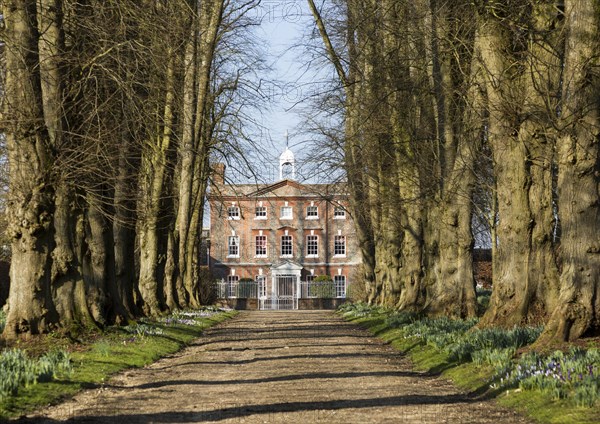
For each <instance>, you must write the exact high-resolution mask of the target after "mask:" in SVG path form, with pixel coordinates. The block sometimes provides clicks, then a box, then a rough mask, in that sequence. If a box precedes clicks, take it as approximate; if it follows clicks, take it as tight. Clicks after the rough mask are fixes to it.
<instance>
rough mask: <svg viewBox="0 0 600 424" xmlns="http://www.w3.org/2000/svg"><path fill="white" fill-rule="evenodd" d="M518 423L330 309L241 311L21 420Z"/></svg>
mask: <svg viewBox="0 0 600 424" xmlns="http://www.w3.org/2000/svg"><path fill="white" fill-rule="evenodd" d="M63 420H70V422H76V423H80V422H81V423H83V422H85V423H148V422H155V423H191V422H204V421H209V422H211V421H212V422H223V423H230V422H236V423H239V422H248V423H271V422H275V423H291V422H294V423H313V422H323V423H345V424H348V423H378V422H389V423H405V422H406V423H443V422H448V423H523V422H527V421H526V420H524V419H523V418H521V417H519V416H517V415H515V414H514V413H513V412H511V411H507V410H505V409H502V408H500V407H498V406H496V405H494V404H493V403H492V402H480V401H474V400H472V399H470V398H469V397H468V396H466V395H464V394H461V393H460V392H459V391H458V390H457V389H456V388H454V387H453V386H452V385H450V384H449V383H448V382H446V381H444V380H442V379H440V378H435V377H431V376H427V375H424V374H422V373H418V372H413V371H411V367H410V363H409V361H408V360H407V359H406V358H404V357H403V356H402V355H401V354H399V353H398V352H396V351H394V350H393V349H392V348H391V347H389V346H387V345H385V344H383V343H382V342H381V341H379V340H378V339H376V338H374V337H372V336H371V335H370V334H369V333H367V332H366V331H364V330H362V329H359V328H357V327H356V326H355V325H352V324H349V323H346V322H344V321H342V320H341V319H340V318H339V317H337V316H335V315H334V314H333V313H331V312H323V311H318V312H314V311H310V312H309V311H306V312H303V311H293V312H243V313H241V314H240V315H238V316H237V317H236V318H235V319H233V320H230V321H228V322H225V323H223V324H221V325H219V326H217V327H213V328H212V329H210V330H208V331H207V333H206V335H205V336H204V337H202V338H200V339H198V340H197V341H196V342H195V343H194V344H193V345H192V346H191V347H189V348H187V349H185V350H184V351H182V352H180V353H179V354H178V355H175V356H173V357H170V358H166V359H163V360H161V361H158V362H156V363H154V364H152V365H150V366H148V367H146V368H144V369H141V370H132V371H127V372H125V373H123V374H120V375H118V376H116V377H114V378H113V379H112V380H111V381H110V382H108V384H106V385H105V386H104V387H102V388H100V389H94V390H89V391H86V392H84V393H81V394H79V395H78V396H76V397H75V398H74V399H73V400H71V401H69V402H66V403H64V404H61V405H58V406H56V407H52V408H48V409H47V410H45V411H43V413H42V414H41V415H36V416H32V417H29V419H28V420H27V422H32V421H34V422H55V421H63Z"/></svg>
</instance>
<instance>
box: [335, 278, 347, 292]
mask: <svg viewBox="0 0 600 424" xmlns="http://www.w3.org/2000/svg"><path fill="white" fill-rule="evenodd" d="M333 285H334V286H335V297H346V276H345V275H336V276H334V277H333Z"/></svg>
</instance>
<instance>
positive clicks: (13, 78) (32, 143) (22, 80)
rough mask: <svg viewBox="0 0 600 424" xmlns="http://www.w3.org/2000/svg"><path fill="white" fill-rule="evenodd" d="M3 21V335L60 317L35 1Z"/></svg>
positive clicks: (14, 8) (36, 329)
mask: <svg viewBox="0 0 600 424" xmlns="http://www.w3.org/2000/svg"><path fill="white" fill-rule="evenodd" d="M5 5H6V6H7V7H5V9H4V10H3V12H4V21H5V25H6V29H5V34H6V38H5V39H6V42H7V46H6V48H5V52H6V80H5V81H6V92H5V95H4V96H5V99H6V101H5V110H4V116H3V118H4V119H3V121H4V122H5V133H6V143H7V150H8V156H9V163H10V174H9V175H10V187H9V194H8V202H7V217H8V221H9V228H8V233H9V234H10V236H11V239H12V260H11V269H10V280H11V288H10V294H9V299H8V314H7V319H6V327H5V330H4V335H5V336H6V337H7V338H14V337H17V335H18V334H22V333H24V334H38V333H43V332H47V331H49V330H51V329H52V328H54V327H55V325H56V324H57V322H58V316H57V313H56V310H55V307H54V304H53V302H52V296H51V290H50V278H51V252H52V248H53V244H54V242H53V238H54V237H53V236H54V229H53V225H52V220H53V215H54V187H53V184H52V154H51V139H50V135H49V133H48V128H46V126H45V122H44V107H43V103H44V102H43V93H42V87H41V75H40V69H39V67H38V66H39V55H38V39H39V38H38V37H39V34H38V30H37V10H36V2H35V1H25V0H13V1H7V2H6V3H5Z"/></svg>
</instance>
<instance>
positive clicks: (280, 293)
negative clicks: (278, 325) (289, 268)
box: [259, 274, 298, 310]
mask: <svg viewBox="0 0 600 424" xmlns="http://www.w3.org/2000/svg"><path fill="white" fill-rule="evenodd" d="M259 305H260V309H274V310H279V309H298V277H297V276H296V275H289V274H280V275H276V276H275V277H274V279H273V285H272V287H271V292H270V293H268V291H267V293H266V296H264V298H261V299H260V302H259Z"/></svg>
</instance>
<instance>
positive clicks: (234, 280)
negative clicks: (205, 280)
mask: <svg viewBox="0 0 600 424" xmlns="http://www.w3.org/2000/svg"><path fill="white" fill-rule="evenodd" d="M239 283H240V276H239V275H228V276H227V298H229V299H235V298H237V290H238V285H239Z"/></svg>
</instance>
